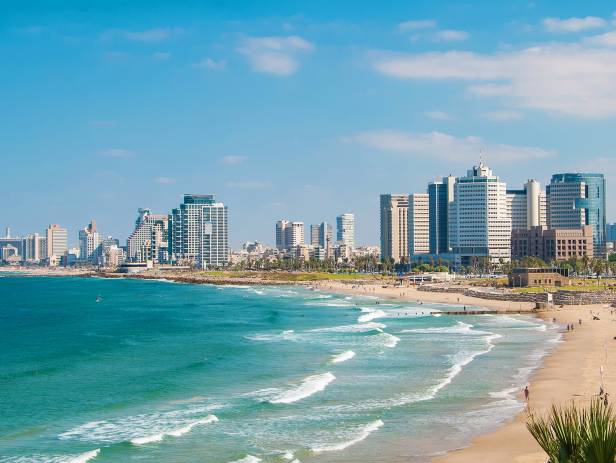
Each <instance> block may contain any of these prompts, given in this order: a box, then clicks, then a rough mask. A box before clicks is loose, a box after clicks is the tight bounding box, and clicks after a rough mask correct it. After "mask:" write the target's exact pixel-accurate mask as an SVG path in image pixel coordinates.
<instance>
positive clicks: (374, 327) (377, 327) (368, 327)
mask: <svg viewBox="0 0 616 463" xmlns="http://www.w3.org/2000/svg"><path fill="white" fill-rule="evenodd" d="M383 328H386V325H384V324H383V323H377V322H369V323H362V324H359V325H342V326H332V327H330V328H316V329H314V330H311V331H312V332H313V333H366V332H368V331H383Z"/></svg>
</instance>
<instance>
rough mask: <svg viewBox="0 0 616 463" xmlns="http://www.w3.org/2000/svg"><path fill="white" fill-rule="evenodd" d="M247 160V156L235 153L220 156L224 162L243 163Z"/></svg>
mask: <svg viewBox="0 0 616 463" xmlns="http://www.w3.org/2000/svg"><path fill="white" fill-rule="evenodd" d="M245 160H246V156H238V155H235V154H230V155H228V156H223V157H222V158H220V162H222V163H223V164H241V163H242V162H244V161H245Z"/></svg>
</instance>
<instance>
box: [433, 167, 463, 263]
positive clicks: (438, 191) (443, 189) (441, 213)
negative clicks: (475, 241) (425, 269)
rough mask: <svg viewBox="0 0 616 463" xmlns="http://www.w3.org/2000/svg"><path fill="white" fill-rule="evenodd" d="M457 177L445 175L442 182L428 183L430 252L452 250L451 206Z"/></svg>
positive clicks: (440, 252) (436, 252) (439, 252)
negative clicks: (450, 230)
mask: <svg viewBox="0 0 616 463" xmlns="http://www.w3.org/2000/svg"><path fill="white" fill-rule="evenodd" d="M455 183H456V179H455V177H452V176H451V175H450V176H448V177H444V178H443V180H442V181H440V182H431V183H429V184H428V197H429V216H430V254H442V253H447V252H449V251H450V249H451V248H450V245H449V206H450V204H451V203H452V202H453V199H454V185H455Z"/></svg>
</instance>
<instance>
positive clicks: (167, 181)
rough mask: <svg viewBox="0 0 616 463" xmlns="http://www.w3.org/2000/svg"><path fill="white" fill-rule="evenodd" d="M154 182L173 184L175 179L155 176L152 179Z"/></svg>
mask: <svg viewBox="0 0 616 463" xmlns="http://www.w3.org/2000/svg"><path fill="white" fill-rule="evenodd" d="M154 181H155V182H156V183H160V184H161V185H173V184H174V183H175V182H176V180H175V179H174V178H172V177H156V178H155V179H154Z"/></svg>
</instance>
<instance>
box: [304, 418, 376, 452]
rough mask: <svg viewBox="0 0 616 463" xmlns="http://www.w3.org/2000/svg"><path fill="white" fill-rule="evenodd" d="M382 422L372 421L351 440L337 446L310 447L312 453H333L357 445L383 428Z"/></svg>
mask: <svg viewBox="0 0 616 463" xmlns="http://www.w3.org/2000/svg"><path fill="white" fill-rule="evenodd" d="M383 424H384V423H383V422H382V421H381V420H376V421H373V422H372V423H369V424H367V425H366V426H364V427H363V428H361V429H360V430H359V433H358V434H357V435H356V436H355V437H354V438H353V439H350V440H348V441H345V442H339V443H337V444H323V445H317V446H314V447H312V449H311V450H312V451H313V452H315V453H320V452H335V451H339V450H344V449H346V448H348V447H350V446H352V445H355V444H357V443H358V442H361V441H363V440H364V439H366V438H367V437H368V436H369V435H370V434H372V433H373V432H374V431H376V430H377V429H379V428H380V427H382V426H383Z"/></svg>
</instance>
